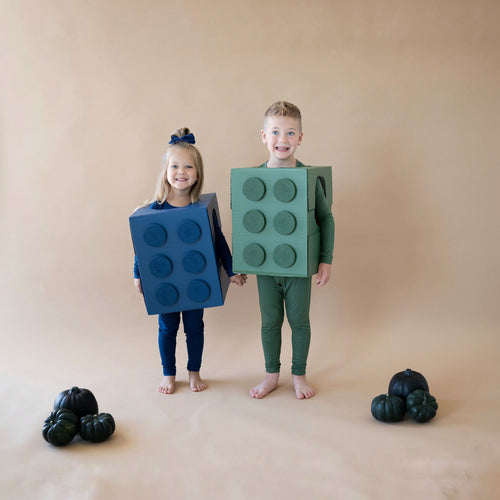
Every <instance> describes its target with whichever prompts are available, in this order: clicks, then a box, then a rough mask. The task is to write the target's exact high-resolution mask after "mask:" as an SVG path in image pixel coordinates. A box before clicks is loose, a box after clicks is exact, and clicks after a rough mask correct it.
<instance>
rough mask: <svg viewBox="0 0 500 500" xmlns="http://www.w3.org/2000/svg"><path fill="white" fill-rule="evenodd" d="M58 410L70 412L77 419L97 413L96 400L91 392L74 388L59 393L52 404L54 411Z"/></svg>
mask: <svg viewBox="0 0 500 500" xmlns="http://www.w3.org/2000/svg"><path fill="white" fill-rule="evenodd" d="M58 408H66V409H68V410H71V411H72V412H73V413H74V414H75V415H76V416H77V417H78V418H79V419H80V418H82V417H84V416H85V415H89V414H90V413H92V414H95V413H99V408H98V406H97V400H96V398H95V397H94V395H93V394H92V392H91V391H89V390H88V389H80V388H79V387H76V386H75V387H72V388H71V389H68V390H67V391H63V392H61V393H60V394H59V395H58V396H57V398H56V400H55V402H54V410H57V409H58Z"/></svg>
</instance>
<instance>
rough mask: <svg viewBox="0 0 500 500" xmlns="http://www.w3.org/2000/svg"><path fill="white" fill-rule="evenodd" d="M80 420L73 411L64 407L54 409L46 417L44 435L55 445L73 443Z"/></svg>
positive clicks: (46, 439)
mask: <svg viewBox="0 0 500 500" xmlns="http://www.w3.org/2000/svg"><path fill="white" fill-rule="evenodd" d="M79 426H80V421H79V420H78V417H77V416H76V415H75V414H74V413H73V412H72V411H71V410H67V409H64V408H60V409H58V410H54V411H52V412H51V413H50V415H49V416H48V417H47V418H46V419H45V423H44V425H43V430H42V436H43V438H44V439H45V441H47V442H48V443H50V444H53V445H54V446H64V445H66V444H69V443H71V441H72V440H73V438H74V437H75V436H76V435H77V434H78V428H79Z"/></svg>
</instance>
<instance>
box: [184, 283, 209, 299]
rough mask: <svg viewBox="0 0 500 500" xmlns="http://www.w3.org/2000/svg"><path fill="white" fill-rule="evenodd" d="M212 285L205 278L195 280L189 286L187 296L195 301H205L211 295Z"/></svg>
mask: <svg viewBox="0 0 500 500" xmlns="http://www.w3.org/2000/svg"><path fill="white" fill-rule="evenodd" d="M210 293H211V290H210V287H209V286H208V284H207V283H205V282H204V281H203V280H193V281H191V282H190V283H189V285H188V287H187V296H188V297H189V298H190V299H191V300H192V301H193V302H198V303H201V302H205V301H206V300H208V298H209V297H210Z"/></svg>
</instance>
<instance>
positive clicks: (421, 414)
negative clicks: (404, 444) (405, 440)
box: [406, 389, 438, 423]
mask: <svg viewBox="0 0 500 500" xmlns="http://www.w3.org/2000/svg"><path fill="white" fill-rule="evenodd" d="M406 409H407V410H408V415H409V417H410V418H412V419H413V420H415V422H419V423H424V422H428V421H429V420H432V419H433V418H434V417H435V416H436V413H437V409H438V404H437V401H436V398H435V397H434V396H432V395H431V394H429V392H427V391H422V390H420V389H419V390H416V391H413V392H412V393H411V394H409V395H408V397H407V398H406Z"/></svg>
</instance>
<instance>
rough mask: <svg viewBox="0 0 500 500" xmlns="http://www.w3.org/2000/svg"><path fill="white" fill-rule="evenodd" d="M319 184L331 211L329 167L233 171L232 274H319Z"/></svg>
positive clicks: (304, 275)
mask: <svg viewBox="0 0 500 500" xmlns="http://www.w3.org/2000/svg"><path fill="white" fill-rule="evenodd" d="M318 179H319V181H320V182H321V185H322V188H323V192H324V194H325V196H326V200H327V202H328V204H329V205H331V204H332V201H333V200H332V169H331V167H310V166H303V167H300V168H259V167H252V168H237V169H232V170H231V207H232V223H233V251H232V253H233V271H234V272H236V273H246V274H260V275H271V276H292V277H306V276H312V275H313V274H316V272H317V271H318V263H319V251H320V230H319V226H318V224H317V222H316V219H315V203H316V199H315V192H316V183H317V181H318Z"/></svg>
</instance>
